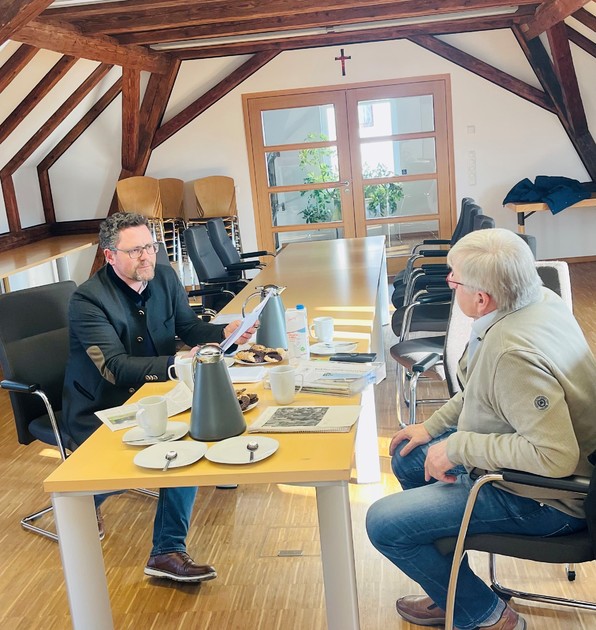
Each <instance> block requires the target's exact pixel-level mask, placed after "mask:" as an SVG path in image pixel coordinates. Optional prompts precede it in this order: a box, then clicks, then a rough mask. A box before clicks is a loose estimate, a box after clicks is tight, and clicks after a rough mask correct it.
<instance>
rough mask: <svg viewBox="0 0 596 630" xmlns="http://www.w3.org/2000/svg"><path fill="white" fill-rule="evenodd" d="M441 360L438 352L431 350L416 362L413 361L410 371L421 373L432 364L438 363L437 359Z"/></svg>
mask: <svg viewBox="0 0 596 630" xmlns="http://www.w3.org/2000/svg"><path fill="white" fill-rule="evenodd" d="M442 360H443V357H442V356H441V355H440V354H439V353H437V352H431V353H430V354H427V355H426V356H425V357H424V359H421V360H420V361H418V362H417V363H414V365H413V366H412V372H418V373H419V374H422V373H423V372H426V371H427V370H430V368H431V367H432V366H433V365H435V364H437V363H439V361H442Z"/></svg>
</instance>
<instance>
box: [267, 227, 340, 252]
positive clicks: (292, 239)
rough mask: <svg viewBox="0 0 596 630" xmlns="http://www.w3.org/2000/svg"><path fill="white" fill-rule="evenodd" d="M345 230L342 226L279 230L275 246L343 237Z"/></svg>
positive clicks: (277, 247)
mask: <svg viewBox="0 0 596 630" xmlns="http://www.w3.org/2000/svg"><path fill="white" fill-rule="evenodd" d="M343 237H344V230H343V228H341V227H338V228H332V229H328V230H309V231H308V232H277V233H276V234H275V248H276V249H279V248H280V247H281V246H282V245H286V244H287V243H303V242H305V241H331V240H333V239H336V238H343Z"/></svg>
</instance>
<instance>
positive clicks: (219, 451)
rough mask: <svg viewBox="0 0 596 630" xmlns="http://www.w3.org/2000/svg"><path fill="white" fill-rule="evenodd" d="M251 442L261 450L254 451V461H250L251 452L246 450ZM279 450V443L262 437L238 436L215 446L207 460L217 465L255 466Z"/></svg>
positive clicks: (209, 452)
mask: <svg viewBox="0 0 596 630" xmlns="http://www.w3.org/2000/svg"><path fill="white" fill-rule="evenodd" d="M249 442H256V443H257V444H258V445H259V448H258V449H257V450H256V451H254V459H253V461H252V462H251V461H250V452H249V451H248V449H247V448H246V445H247V444H248V443H249ZM278 448H279V442H278V441H277V440H274V439H273V438H270V437H264V436H261V435H238V436H237V437H233V438H228V439H227V440H222V441H221V442H218V443H217V444H214V445H213V446H212V447H211V448H210V449H209V450H208V451H207V453H206V455H205V458H206V459H208V460H209V461H210V462H214V463H216V464H254V463H255V462H260V461H261V460H262V459H266V458H267V457H269V456H270V455H273V453H275V451H276V450H277V449H278Z"/></svg>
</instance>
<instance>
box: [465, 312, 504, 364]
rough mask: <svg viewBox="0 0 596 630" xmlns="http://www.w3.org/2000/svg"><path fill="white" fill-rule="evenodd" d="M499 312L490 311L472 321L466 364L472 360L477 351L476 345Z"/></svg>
mask: <svg viewBox="0 0 596 630" xmlns="http://www.w3.org/2000/svg"><path fill="white" fill-rule="evenodd" d="M498 313H499V311H492V312H490V313H487V314H486V315H483V316H482V317H479V318H478V319H476V320H474V323H473V324H472V330H471V331H470V342H469V344H468V362H469V361H471V360H472V357H473V356H474V353H475V352H476V350H477V349H478V345H479V344H480V341H481V340H482V337H483V336H484V333H485V332H486V330H487V329H488V327H489V326H490V325H491V324H492V323H493V321H494V320H495V318H496V317H497V315H498Z"/></svg>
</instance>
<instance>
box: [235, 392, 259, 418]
mask: <svg viewBox="0 0 596 630" xmlns="http://www.w3.org/2000/svg"><path fill="white" fill-rule="evenodd" d="M236 398H238V404H239V405H240V409H241V410H242V413H246V412H247V411H250V410H251V409H254V408H255V407H256V406H257V405H258V404H259V397H258V395H257V394H254V393H252V392H247V391H246V389H237V390H236Z"/></svg>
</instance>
